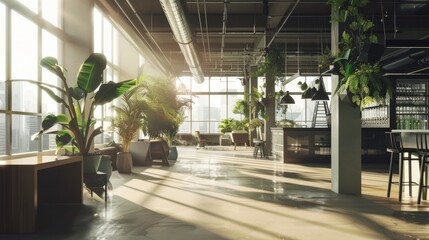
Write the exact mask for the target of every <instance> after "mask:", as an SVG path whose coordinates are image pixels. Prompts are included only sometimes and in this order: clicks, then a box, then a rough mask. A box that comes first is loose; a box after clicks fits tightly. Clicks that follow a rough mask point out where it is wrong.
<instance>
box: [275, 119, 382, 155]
mask: <svg viewBox="0 0 429 240" xmlns="http://www.w3.org/2000/svg"><path fill="white" fill-rule="evenodd" d="M388 131H390V129H388V128H362V161H363V162H378V163H381V162H382V163H387V162H388V161H389V157H388V154H387V153H386V141H385V132H388ZM271 134H272V155H273V156H274V157H276V159H279V160H281V159H283V162H284V163H330V161H331V129H330V128H278V127H276V128H271Z"/></svg>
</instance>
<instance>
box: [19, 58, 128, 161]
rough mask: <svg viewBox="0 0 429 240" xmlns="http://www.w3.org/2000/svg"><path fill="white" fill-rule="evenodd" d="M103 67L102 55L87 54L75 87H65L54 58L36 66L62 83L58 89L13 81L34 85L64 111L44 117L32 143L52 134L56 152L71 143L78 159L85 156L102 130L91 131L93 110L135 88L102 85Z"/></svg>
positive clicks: (120, 84)
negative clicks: (63, 112) (64, 112)
mask: <svg viewBox="0 0 429 240" xmlns="http://www.w3.org/2000/svg"><path fill="white" fill-rule="evenodd" d="M106 64H107V61H106V57H105V56H104V55H103V54H100V53H93V54H91V55H90V56H89V57H88V58H87V59H86V60H85V62H84V63H83V64H82V66H81V67H80V70H79V73H78V75H77V81H76V83H75V86H73V87H69V84H68V82H67V79H66V73H67V70H66V69H65V68H64V67H63V66H61V65H59V64H58V61H57V59H56V58H54V57H45V58H43V59H42V60H41V61H40V65H41V66H42V67H43V68H45V69H47V70H49V71H50V72H52V73H54V74H55V75H56V76H58V77H59V78H60V79H61V81H62V83H63V86H62V87H58V86H54V85H50V84H46V83H43V82H39V81H32V80H13V81H25V82H29V83H32V84H36V85H38V86H39V88H41V89H42V90H43V91H45V92H46V93H47V94H48V95H49V96H50V97H51V98H52V99H53V100H54V101H56V102H57V103H60V104H62V105H63V106H64V108H65V110H66V111H67V114H59V115H54V114H49V115H47V116H46V117H45V118H44V119H43V121H42V129H41V130H40V131H39V132H37V133H35V134H34V135H33V136H32V140H37V139H38V137H39V135H41V134H54V135H56V137H55V142H56V145H57V148H61V147H63V146H64V145H66V144H69V143H72V145H74V146H76V148H77V149H78V151H79V154H80V155H88V153H89V151H90V149H91V145H92V142H93V140H94V138H95V136H97V135H99V134H101V133H102V132H103V129H102V127H98V128H95V129H93V126H94V124H95V122H96V120H95V119H94V109H95V107H96V106H98V105H103V104H105V103H108V102H111V101H112V100H114V99H115V98H117V97H119V96H121V95H122V94H124V93H125V92H126V91H127V90H128V89H130V88H131V87H132V86H134V85H135V84H136V80H135V79H130V80H125V81H121V82H118V83H115V82H108V83H104V84H102V81H103V71H104V69H105V68H106ZM97 89H98V91H96V90H97ZM55 90H57V91H55ZM95 91H96V92H95ZM56 125H60V126H62V129H61V130H55V131H52V130H51V129H52V128H53V127H54V126H56ZM92 129H93V130H92Z"/></svg>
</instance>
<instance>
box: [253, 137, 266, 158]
mask: <svg viewBox="0 0 429 240" xmlns="http://www.w3.org/2000/svg"><path fill="white" fill-rule="evenodd" d="M253 143H254V144H255V149H253V157H254V158H256V157H257V156H258V152H259V151H260V152H261V158H262V156H264V157H266V152H265V141H263V140H257V139H253Z"/></svg>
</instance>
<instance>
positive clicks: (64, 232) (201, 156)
mask: <svg viewBox="0 0 429 240" xmlns="http://www.w3.org/2000/svg"><path fill="white" fill-rule="evenodd" d="M178 149H179V159H178V160H177V161H176V162H175V163H174V164H172V166H171V167H160V166H154V167H134V168H133V173H132V174H118V173H117V172H114V174H113V175H112V178H111V182H112V186H113V189H112V190H111V191H110V193H109V195H108V197H109V200H108V204H107V207H105V205H104V201H103V198H102V197H98V196H94V197H92V198H91V197H90V196H89V195H88V194H87V193H86V194H85V200H84V201H85V205H84V206H56V207H52V206H49V207H43V208H42V209H41V211H40V227H39V231H38V232H37V233H35V234H24V235H14V234H10V235H0V239H174V240H180V239H186V240H193V239H203V240H206V239H348V240H351V239H429V201H428V200H424V201H423V202H422V204H421V205H417V203H416V197H415V196H413V197H408V194H404V197H405V198H404V200H403V202H402V203H399V202H398V201H397V196H398V190H397V186H393V192H392V197H391V198H386V197H385V194H386V188H387V166H380V165H365V166H364V171H363V174H362V187H363V188H362V195H360V196H353V195H338V194H335V193H333V192H332V191H331V190H330V186H331V183H330V169H329V165H297V164H283V163H281V162H279V161H275V160H268V159H261V158H258V159H254V158H253V157H252V149H251V148H247V149H245V148H244V147H237V150H236V151H232V149H230V148H228V147H208V148H207V149H200V150H196V149H195V148H193V147H192V148H191V147H179V148H178ZM222 150H226V151H222ZM414 195H417V194H416V189H414Z"/></svg>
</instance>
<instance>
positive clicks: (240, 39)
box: [101, 0, 429, 76]
mask: <svg viewBox="0 0 429 240" xmlns="http://www.w3.org/2000/svg"><path fill="white" fill-rule="evenodd" d="M101 2H104V3H103V4H108V5H109V6H110V7H111V8H113V9H115V11H117V13H119V15H118V16H120V17H121V18H122V21H123V22H126V23H127V24H129V25H130V26H131V27H132V28H133V29H134V30H135V31H136V32H137V33H138V35H139V36H140V37H141V39H142V40H143V42H145V43H146V44H147V45H148V46H149V48H150V49H151V51H152V52H153V53H154V55H155V56H157V58H158V59H159V61H160V62H162V64H165V66H166V68H167V69H169V70H170V71H171V72H172V73H174V74H176V75H190V70H189V66H188V64H187V63H186V62H185V59H184V57H183V54H182V52H181V50H180V48H179V44H178V42H177V41H176V40H175V37H174V36H173V33H172V30H171V28H170V25H169V22H168V21H167V18H166V16H165V14H164V11H163V8H162V6H161V4H160V1H158V0H144V1H143V0H107V1H101ZM178 2H179V3H180V4H181V6H182V7H183V10H184V12H185V19H186V20H187V22H188V23H189V26H190V31H191V34H192V36H193V41H192V43H193V44H194V46H195V49H196V51H197V53H198V58H199V63H200V65H201V68H202V71H203V73H204V75H205V76H215V75H216V76H219V75H230V76H231V75H234V76H242V75H243V74H244V69H245V68H248V66H251V65H256V64H257V63H259V62H260V61H261V59H262V58H261V56H262V54H263V52H264V49H265V47H266V46H268V45H270V46H272V45H276V46H277V47H278V48H280V49H282V50H281V51H283V52H284V53H285V54H286V55H287V61H286V64H285V65H286V66H287V69H286V71H285V72H286V73H287V74H288V75H292V74H294V73H295V72H297V70H298V66H299V69H300V71H301V72H302V73H303V74H311V73H313V74H314V73H317V71H318V70H317V57H318V56H319V55H320V54H321V53H322V51H323V49H325V48H326V47H330V44H331V43H330V34H331V33H330V30H331V23H330V13H331V10H330V6H329V5H328V4H327V3H326V0H298V1H295V0H283V1H282V0H186V1H184V0H182V1H180V0H178ZM370 4H371V8H369V12H368V13H367V14H368V16H370V17H371V18H372V19H373V21H374V22H375V24H376V28H375V30H374V32H375V33H377V34H378V35H379V39H380V40H381V41H382V42H383V41H384V40H385V39H394V38H395V39H422V38H426V37H428V36H429V24H428V23H427V22H428V20H427V19H429V18H428V17H429V3H428V1H424V0H413V1H412V0H408V1H405V0H403V1H401V0H396V1H394V0H389V1H382V0H378V1H371V3H370ZM382 19H384V26H383V21H382ZM397 50H398V49H388V50H387V51H385V54H386V55H389V56H393V55H395V54H392V52H393V51H397ZM401 51H402V52H404V51H406V50H401ZM423 51H424V50H423ZM424 52H425V54H427V51H424ZM396 57H397V56H396ZM387 58H392V57H384V59H385V61H390V59H387ZM414 64H415V63H414ZM389 71H393V70H389ZM401 71H402V70H401Z"/></svg>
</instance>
